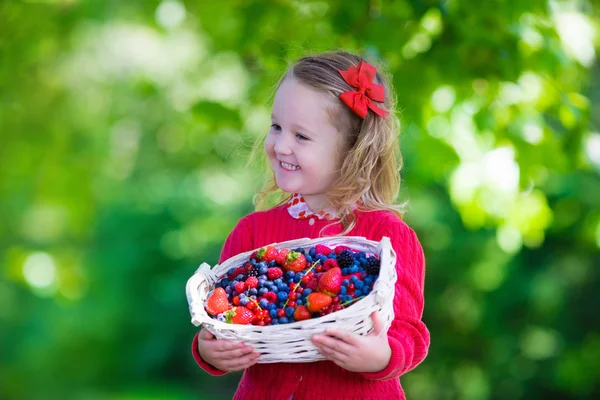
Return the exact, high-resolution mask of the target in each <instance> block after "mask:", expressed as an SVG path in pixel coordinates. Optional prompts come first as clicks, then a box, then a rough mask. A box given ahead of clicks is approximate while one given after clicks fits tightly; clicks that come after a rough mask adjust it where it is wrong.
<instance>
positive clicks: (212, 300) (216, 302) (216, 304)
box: [205, 287, 230, 316]
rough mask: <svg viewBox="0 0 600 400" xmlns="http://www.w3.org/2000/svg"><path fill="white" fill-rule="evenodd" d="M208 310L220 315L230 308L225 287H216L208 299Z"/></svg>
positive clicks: (212, 313) (210, 312) (211, 313)
mask: <svg viewBox="0 0 600 400" xmlns="http://www.w3.org/2000/svg"><path fill="white" fill-rule="evenodd" d="M205 308H206V312H207V313H209V314H210V315H213V316H214V315H218V314H221V313H223V312H225V311H227V310H229V308H230V306H229V300H227V293H226V292H225V289H223V288H220V287H219V288H216V289H215V290H214V292H212V294H211V295H210V297H209V298H208V299H207V300H206V307H205Z"/></svg>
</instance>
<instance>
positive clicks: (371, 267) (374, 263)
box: [365, 257, 381, 275]
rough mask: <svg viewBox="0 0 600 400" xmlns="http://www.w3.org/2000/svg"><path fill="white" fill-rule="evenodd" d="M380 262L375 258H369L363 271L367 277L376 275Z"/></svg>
mask: <svg viewBox="0 0 600 400" xmlns="http://www.w3.org/2000/svg"><path fill="white" fill-rule="evenodd" d="M380 268H381V267H380V262H379V260H378V259H377V258H375V257H369V258H368V259H367V264H366V265H365V271H367V274H369V275H378V274H379V270H380Z"/></svg>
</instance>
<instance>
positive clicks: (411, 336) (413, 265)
mask: <svg viewBox="0 0 600 400" xmlns="http://www.w3.org/2000/svg"><path fill="white" fill-rule="evenodd" d="M386 225H388V226H387V227H386V228H385V229H383V230H382V231H381V232H382V234H381V236H387V237H389V238H390V240H391V243H392V247H393V249H394V251H395V252H396V257H397V258H396V271H397V274H398V280H397V281H396V288H395V294H394V319H393V321H392V325H391V326H390V329H389V331H388V342H389V344H390V347H391V349H392V356H391V358H390V362H389V364H388V365H387V367H385V368H384V369H383V370H381V371H379V372H374V373H363V374H362V375H363V376H364V377H366V378H369V379H377V380H387V379H397V378H398V377H399V376H401V375H403V374H405V373H406V372H408V371H410V370H412V369H414V368H415V367H416V366H417V365H418V364H419V363H421V361H423V360H424V359H425V356H426V355H427V351H428V348H429V331H428V330H427V327H426V326H425V324H424V323H423V321H421V318H422V316H423V305H424V304H423V303H424V300H423V290H424V283H425V282H424V281H425V259H424V256H423V249H422V247H421V244H420V243H419V240H418V239H417V235H416V234H415V232H414V231H413V230H412V229H411V228H409V227H408V226H407V225H406V224H405V223H404V222H401V221H399V220H398V221H397V223H391V224H386ZM379 239H380V238H379Z"/></svg>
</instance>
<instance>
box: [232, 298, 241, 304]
mask: <svg viewBox="0 0 600 400" xmlns="http://www.w3.org/2000/svg"><path fill="white" fill-rule="evenodd" d="M231 302H232V303H233V304H234V305H236V306H239V305H240V296H233V299H232V300H231Z"/></svg>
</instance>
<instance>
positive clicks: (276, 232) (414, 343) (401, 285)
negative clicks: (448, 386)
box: [192, 205, 429, 400]
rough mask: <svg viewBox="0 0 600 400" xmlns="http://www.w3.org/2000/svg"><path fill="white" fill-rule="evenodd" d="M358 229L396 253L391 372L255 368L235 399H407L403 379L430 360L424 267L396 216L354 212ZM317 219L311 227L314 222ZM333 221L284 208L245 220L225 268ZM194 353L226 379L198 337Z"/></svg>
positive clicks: (322, 364) (230, 243) (317, 365)
mask: <svg viewBox="0 0 600 400" xmlns="http://www.w3.org/2000/svg"><path fill="white" fill-rule="evenodd" d="M356 217H357V221H356V226H355V227H354V228H353V229H352V231H350V233H349V234H348V235H349V236H363V237H365V238H367V239H371V240H376V241H379V240H380V239H381V237H382V236H388V237H389V238H390V239H391V242H392V247H393V248H394V250H395V251H396V256H397V262H396V270H397V272H398V281H397V282H396V291H395V295H394V314H395V317H394V320H393V322H392V326H391V327H390V329H389V331H388V341H389V344H390V347H391V349H392V356H391V359H390V362H389V364H388V366H387V367H386V368H384V369H383V370H382V371H379V372H375V373H355V372H349V371H346V370H345V369H343V368H341V367H338V366H337V365H336V364H334V363H333V362H331V361H319V362H313V363H278V364H255V365H253V366H252V367H250V368H248V369H247V370H246V371H245V372H244V374H243V376H242V379H241V381H240V384H239V386H238V389H237V392H236V394H235V397H234V400H242V399H243V400H251V399H252V400H253V399H256V400H265V399H269V400H279V399H281V400H288V399H290V397H291V396H292V395H293V399H294V400H336V399H339V400H341V399H344V400H349V399H371V400H376V399H404V398H405V397H404V392H403V390H402V387H401V386H400V380H399V379H398V377H400V376H401V375H402V374H404V373H406V372H408V371H410V370H412V369H413V368H415V367H416V366H417V365H418V364H419V363H420V362H421V361H423V359H424V358H425V356H426V355H427V350H428V348H429V332H428V330H427V327H426V326H425V324H424V323H423V322H422V321H421V317H422V315H423V286H424V278H425V263H424V257H423V250H422V248H421V245H420V243H419V241H418V239H417V236H416V235H415V233H414V231H413V230H412V229H411V228H409V227H408V226H407V225H406V224H405V223H404V222H403V221H402V220H401V219H400V218H398V217H397V216H396V215H394V214H393V213H391V212H387V211H373V212H356ZM311 220H312V221H311ZM328 222H329V221H327V220H325V219H322V220H319V219H316V218H312V219H300V220H298V219H294V218H293V217H291V216H290V215H289V213H288V212H287V206H286V205H281V206H279V207H275V208H272V209H270V210H267V211H260V212H254V213H252V214H250V215H248V216H246V217H244V218H242V219H241V220H240V221H239V223H238V224H237V226H236V227H235V228H234V230H233V231H232V232H231V234H230V235H229V237H228V238H227V241H226V242H225V245H224V247H223V250H222V252H221V258H220V262H222V261H224V260H226V259H228V258H230V257H232V256H234V255H236V254H239V253H242V252H245V251H250V250H252V249H255V248H258V247H262V246H265V245H267V244H271V243H274V242H283V241H286V240H293V239H299V238H305V237H306V238H316V237H319V236H320V230H321V229H322V228H323V227H324V226H326V225H327V224H328ZM341 231H342V225H341V223H338V224H336V225H334V226H331V227H328V228H327V229H326V230H325V231H324V233H323V234H321V236H324V235H332V234H336V233H340V232H341ZM192 353H193V355H194V358H195V359H196V362H197V363H198V365H199V366H200V367H201V368H203V369H204V370H205V371H207V372H208V373H210V374H212V375H215V376H216V375H223V374H225V372H224V371H220V370H218V369H216V368H215V367H213V366H212V365H210V364H208V363H206V362H204V361H203V360H202V358H201V357H200V355H199V354H198V344H197V337H196V338H194V341H193V345H192Z"/></svg>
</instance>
